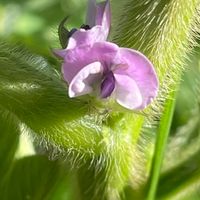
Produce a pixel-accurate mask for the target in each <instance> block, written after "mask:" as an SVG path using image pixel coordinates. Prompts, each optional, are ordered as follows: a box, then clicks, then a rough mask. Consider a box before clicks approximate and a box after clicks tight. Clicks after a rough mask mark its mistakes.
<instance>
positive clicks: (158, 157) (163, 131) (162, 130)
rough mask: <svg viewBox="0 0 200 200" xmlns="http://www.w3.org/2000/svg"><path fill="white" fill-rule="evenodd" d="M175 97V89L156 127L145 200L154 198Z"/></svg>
mask: <svg viewBox="0 0 200 200" xmlns="http://www.w3.org/2000/svg"><path fill="white" fill-rule="evenodd" d="M175 97H176V91H173V92H172V93H171V95H170V98H169V99H167V101H166V105H165V107H164V112H163V115H162V117H161V120H160V125H159V128H158V132H157V140H156V145H155V153H154V158H153V162H152V168H151V173H150V178H149V183H148V186H149V189H148V193H147V198H146V199H147V200H155V196H156V189H157V185H158V181H159V175H160V169H161V166H162V161H163V157H164V152H165V147H166V143H167V138H168V135H169V132H170V127H171V123H172V118H173V113H174V107H175V102H176V100H175Z"/></svg>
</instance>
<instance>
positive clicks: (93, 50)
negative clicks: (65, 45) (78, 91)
mask: <svg viewBox="0 0 200 200" xmlns="http://www.w3.org/2000/svg"><path fill="white" fill-rule="evenodd" d="M118 51H119V47H118V46H117V45H115V44H113V43H110V42H97V43H95V44H94V45H93V46H92V47H90V46H86V45H85V46H84V45H82V46H77V47H76V48H74V49H69V50H67V51H66V55H65V59H64V63H63V66H62V71H63V74H64V79H65V80H66V81H67V82H68V83H70V82H71V80H72V79H73V77H74V76H75V75H76V74H77V73H78V72H79V71H80V70H81V69H82V68H83V67H85V66H86V65H89V64H90V63H93V62H96V61H99V62H101V63H102V64H103V66H104V67H105V68H106V69H107V67H110V66H111V63H112V61H113V60H115V57H116V55H117V53H118ZM106 69H105V70H106Z"/></svg>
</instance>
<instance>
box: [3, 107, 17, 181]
mask: <svg viewBox="0 0 200 200" xmlns="http://www.w3.org/2000/svg"><path fill="white" fill-rule="evenodd" d="M19 134H20V129H19V124H18V120H17V119H16V117H15V116H13V115H11V114H10V113H9V112H8V111H6V110H4V109H3V108H1V107H0V169H1V170H0V177H1V183H0V184H2V183H3V181H4V176H6V174H7V172H8V171H9V169H10V167H11V166H12V162H13V159H14V155H15V151H16V149H17V146H18V140H19Z"/></svg>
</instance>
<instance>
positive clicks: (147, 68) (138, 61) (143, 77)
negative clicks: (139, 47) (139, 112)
mask: <svg viewBox="0 0 200 200" xmlns="http://www.w3.org/2000/svg"><path fill="white" fill-rule="evenodd" d="M120 57H121V62H122V67H118V68H117V69H115V70H114V71H115V72H114V73H115V74H124V75H128V76H129V77H130V78H132V79H133V80H134V81H135V83H136V85H137V86H138V88H139V90H140V93H141V96H142V104H141V106H140V107H139V108H138V109H144V108H145V107H146V106H147V105H148V104H150V103H151V102H152V100H153V99H154V98H155V97H156V95H157V92H158V79H157V75H156V72H155V70H154V67H153V65H152V63H151V62H150V61H149V60H148V58H146V57H145V56H144V55H143V54H142V53H140V52H138V51H135V50H132V49H127V48H120Z"/></svg>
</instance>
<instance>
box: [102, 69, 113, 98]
mask: <svg viewBox="0 0 200 200" xmlns="http://www.w3.org/2000/svg"><path fill="white" fill-rule="evenodd" d="M114 88H115V77H114V75H113V73H112V71H110V72H109V73H107V74H106V76H105V78H104V80H103V82H102V83H101V98H107V97H109V96H110V95H111V94H112V92H113V90H114Z"/></svg>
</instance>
